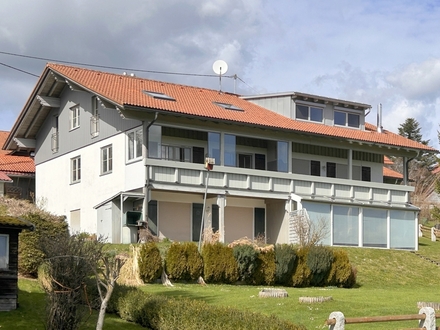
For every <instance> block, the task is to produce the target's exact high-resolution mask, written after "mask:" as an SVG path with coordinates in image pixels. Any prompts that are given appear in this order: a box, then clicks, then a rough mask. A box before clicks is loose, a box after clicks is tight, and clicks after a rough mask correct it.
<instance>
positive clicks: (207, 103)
mask: <svg viewBox="0 0 440 330" xmlns="http://www.w3.org/2000/svg"><path fill="white" fill-rule="evenodd" d="M45 80H47V84H45ZM55 80H56V81H58V82H66V81H67V83H68V84H69V86H70V87H71V88H72V89H80V90H81V89H82V90H86V91H89V92H91V93H94V94H96V95H98V96H99V97H100V99H101V100H103V101H105V102H109V103H111V104H113V105H115V106H116V107H118V108H119V109H121V110H124V109H127V108H136V109H138V110H140V111H157V112H164V113H172V114H176V115H179V114H180V115H185V116H190V117H201V118H205V119H211V120H217V121H224V122H235V123H239V124H244V125H250V126H258V127H266V128H274V129H280V130H286V131H291V132H297V133H306V134H313V135H317V136H324V137H334V138H341V139H347V140H349V141H358V142H359V143H366V144H379V145H385V146H393V147H396V148H406V149H412V150H425V151H431V152H437V150H435V149H434V148H432V147H429V146H425V145H423V144H421V143H418V142H415V141H412V140H408V139H406V138H404V137H402V136H400V135H397V134H395V133H392V132H389V131H386V130H383V132H382V133H379V132H377V131H376V128H375V126H373V125H371V124H366V125H365V127H366V130H365V131H361V130H356V129H350V128H343V127H334V126H326V125H323V124H318V123H311V122H306V121H298V120H293V119H290V118H286V117H285V116H282V115H280V114H277V113H275V112H272V111H270V110H267V109H265V108H263V107H260V106H258V105H256V104H254V103H252V102H249V101H246V100H244V99H243V98H240V97H239V96H238V95H235V94H230V93H224V92H219V91H217V90H210V89H205V88H199V87H192V86H185V85H178V84H172V83H166V82H161V81H154V80H149V79H143V78H138V77H132V76H130V75H120V74H113V73H106V72H100V71H95V70H90V69H84V68H78V67H72V66H67V65H60V64H48V65H47V66H46V68H45V71H44V72H43V74H42V75H41V77H40V79H39V81H38V82H37V84H36V86H35V89H34V91H33V92H32V94H31V96H30V98H29V99H28V101H27V103H26V105H25V107H24V109H23V111H22V112H21V114H20V115H19V118H18V119H17V121H16V123H15V124H14V127H13V129H12V136H11V137H9V138H8V140H7V141H6V143H5V148H12V140H13V138H17V137H18V138H24V137H26V138H30V139H32V138H33V139H34V138H35V136H36V134H37V132H38V129H39V126H41V125H42V121H43V119H44V118H45V117H44V116H45V115H48V113H49V110H47V107H45V106H43V107H42V106H41V105H40V103H41V102H42V104H44V100H41V97H40V96H43V97H44V96H49V95H46V94H47V93H49V91H50V90H52V93H53V90H54V88H53V87H54V86H55V84H54V81H55ZM55 89H56V92H57V93H60V92H61V90H62V88H61V87H58V86H56V87H55ZM145 91H150V92H155V93H162V94H165V95H167V96H168V97H170V98H171V99H173V100H170V99H168V100H165V99H160V98H155V97H152V96H149V95H147V94H146V93H145ZM45 93H46V94H45ZM35 99H38V101H39V102H40V103H38V105H35V102H36V101H35ZM216 103H217V104H216ZM218 104H227V105H232V107H231V108H229V109H228V108H225V107H222V106H219V105H218ZM235 108H239V109H241V110H239V111H238V110H234V109H235ZM45 109H46V110H45ZM31 110H32V111H31ZM43 111H45V112H43ZM37 112H38V114H39V116H38V117H39V118H38V121H34V120H32V119H34V117H37V115H36V114H37Z"/></svg>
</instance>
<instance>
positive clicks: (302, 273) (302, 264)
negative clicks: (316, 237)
mask: <svg viewBox="0 0 440 330" xmlns="http://www.w3.org/2000/svg"><path fill="white" fill-rule="evenodd" d="M308 252H309V249H308V248H307V247H303V248H300V249H298V251H297V252H296V255H297V258H296V261H295V266H294V267H293V268H294V271H293V275H292V286H294V287H306V286H309V285H310V281H311V279H312V271H311V270H310V268H309V267H308V266H307V253H308Z"/></svg>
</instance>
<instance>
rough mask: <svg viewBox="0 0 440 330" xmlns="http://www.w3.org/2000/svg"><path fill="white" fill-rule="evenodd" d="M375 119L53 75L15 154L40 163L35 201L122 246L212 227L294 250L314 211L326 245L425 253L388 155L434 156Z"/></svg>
mask: <svg viewBox="0 0 440 330" xmlns="http://www.w3.org/2000/svg"><path fill="white" fill-rule="evenodd" d="M370 108H371V106H370V105H368V104H362V103H357V102H351V101H344V100H338V99H333V98H328V97H322V96H316V95H309V94H305V93H297V92H294V93H280V94H271V95H259V96H253V97H240V96H238V95H235V94H230V93H225V92H221V91H216V90H209V89H205V88H200V87H192V86H185V85H178V84H171V83H166V82H161V81H153V80H148V79H143V78H139V77H134V76H131V75H124V74H113V73H107V72H100V71H95V70H90V69H85V68H79V67H73V66H66V65H60V64H48V65H47V66H46V68H45V69H44V71H43V73H42V74H41V77H40V79H39V80H38V82H37V84H36V86H35V88H34V90H33V91H32V93H31V95H30V97H29V99H28V100H27V102H26V103H25V105H24V108H23V110H22V112H21V113H20V115H19V117H18V118H17V121H16V123H15V124H14V126H13V128H12V130H11V134H10V135H9V137H8V138H7V140H6V141H5V144H4V149H7V150H11V151H14V152H31V151H32V152H35V164H36V196H37V198H41V199H44V200H45V201H46V208H47V210H49V211H50V212H53V213H55V214H62V215H66V217H67V221H68V223H69V225H70V229H71V231H73V232H78V231H86V232H90V233H97V234H102V235H104V236H106V237H107V238H108V240H109V241H110V242H114V243H131V242H136V241H137V239H138V228H139V227H140V226H142V225H144V224H146V223H148V228H149V229H150V231H151V232H152V233H153V234H155V235H158V236H160V237H167V238H169V239H171V240H181V241H199V239H200V231H201V228H202V227H203V228H207V227H210V228H213V229H214V230H218V231H219V235H220V240H221V241H223V242H231V241H233V240H235V239H238V238H241V237H244V236H247V237H257V236H264V237H265V239H266V241H267V242H268V243H289V242H294V235H293V231H294V229H293V228H292V225H291V224H292V223H293V221H295V218H294V212H293V211H295V210H300V209H305V210H307V214H308V216H309V218H310V220H311V221H312V222H315V223H316V222H317V221H324V222H325V223H326V225H327V226H328V235H327V237H326V238H325V239H323V241H322V243H323V244H328V245H349V246H360V247H382V248H403V249H412V250H414V249H417V239H418V238H417V237H418V236H417V212H418V208H417V207H414V206H413V205H412V204H411V202H410V199H409V198H410V192H411V191H412V190H413V187H411V186H409V185H408V184H407V181H408V180H407V178H406V176H404V177H403V184H402V185H395V184H387V183H384V176H383V166H384V156H385V155H392V156H395V157H400V158H401V159H402V160H403V162H402V163H403V164H405V166H406V163H407V160H409V159H411V158H412V157H414V156H415V155H417V154H418V153H419V152H420V151H424V152H436V150H435V149H433V148H431V147H429V146H425V145H423V144H420V143H417V142H415V141H412V140H408V139H406V138H404V137H402V136H399V135H397V134H394V133H392V132H389V131H386V130H382V129H377V128H376V127H375V126H373V125H371V124H368V123H366V122H365V116H366V114H367V113H368V111H369V110H370ZM205 162H208V163H210V164H205ZM207 167H213V168H212V170H210V171H208V170H207ZM404 173H406V172H405V171H404ZM202 221H203V222H202Z"/></svg>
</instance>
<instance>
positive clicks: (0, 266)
mask: <svg viewBox="0 0 440 330" xmlns="http://www.w3.org/2000/svg"><path fill="white" fill-rule="evenodd" d="M1 237H5V238H6V251H5V255H4V256H2V255H0V260H2V257H4V260H5V263H4V267H2V263H1V262H0V269H3V270H4V269H9V234H0V238H1Z"/></svg>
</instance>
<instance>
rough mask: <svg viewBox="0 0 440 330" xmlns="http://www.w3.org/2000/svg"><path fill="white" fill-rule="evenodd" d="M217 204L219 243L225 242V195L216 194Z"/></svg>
mask: <svg viewBox="0 0 440 330" xmlns="http://www.w3.org/2000/svg"><path fill="white" fill-rule="evenodd" d="M217 205H218V227H219V228H218V231H219V234H220V237H219V241H220V242H221V243H224V242H225V207H226V196H225V195H218V196H217Z"/></svg>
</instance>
